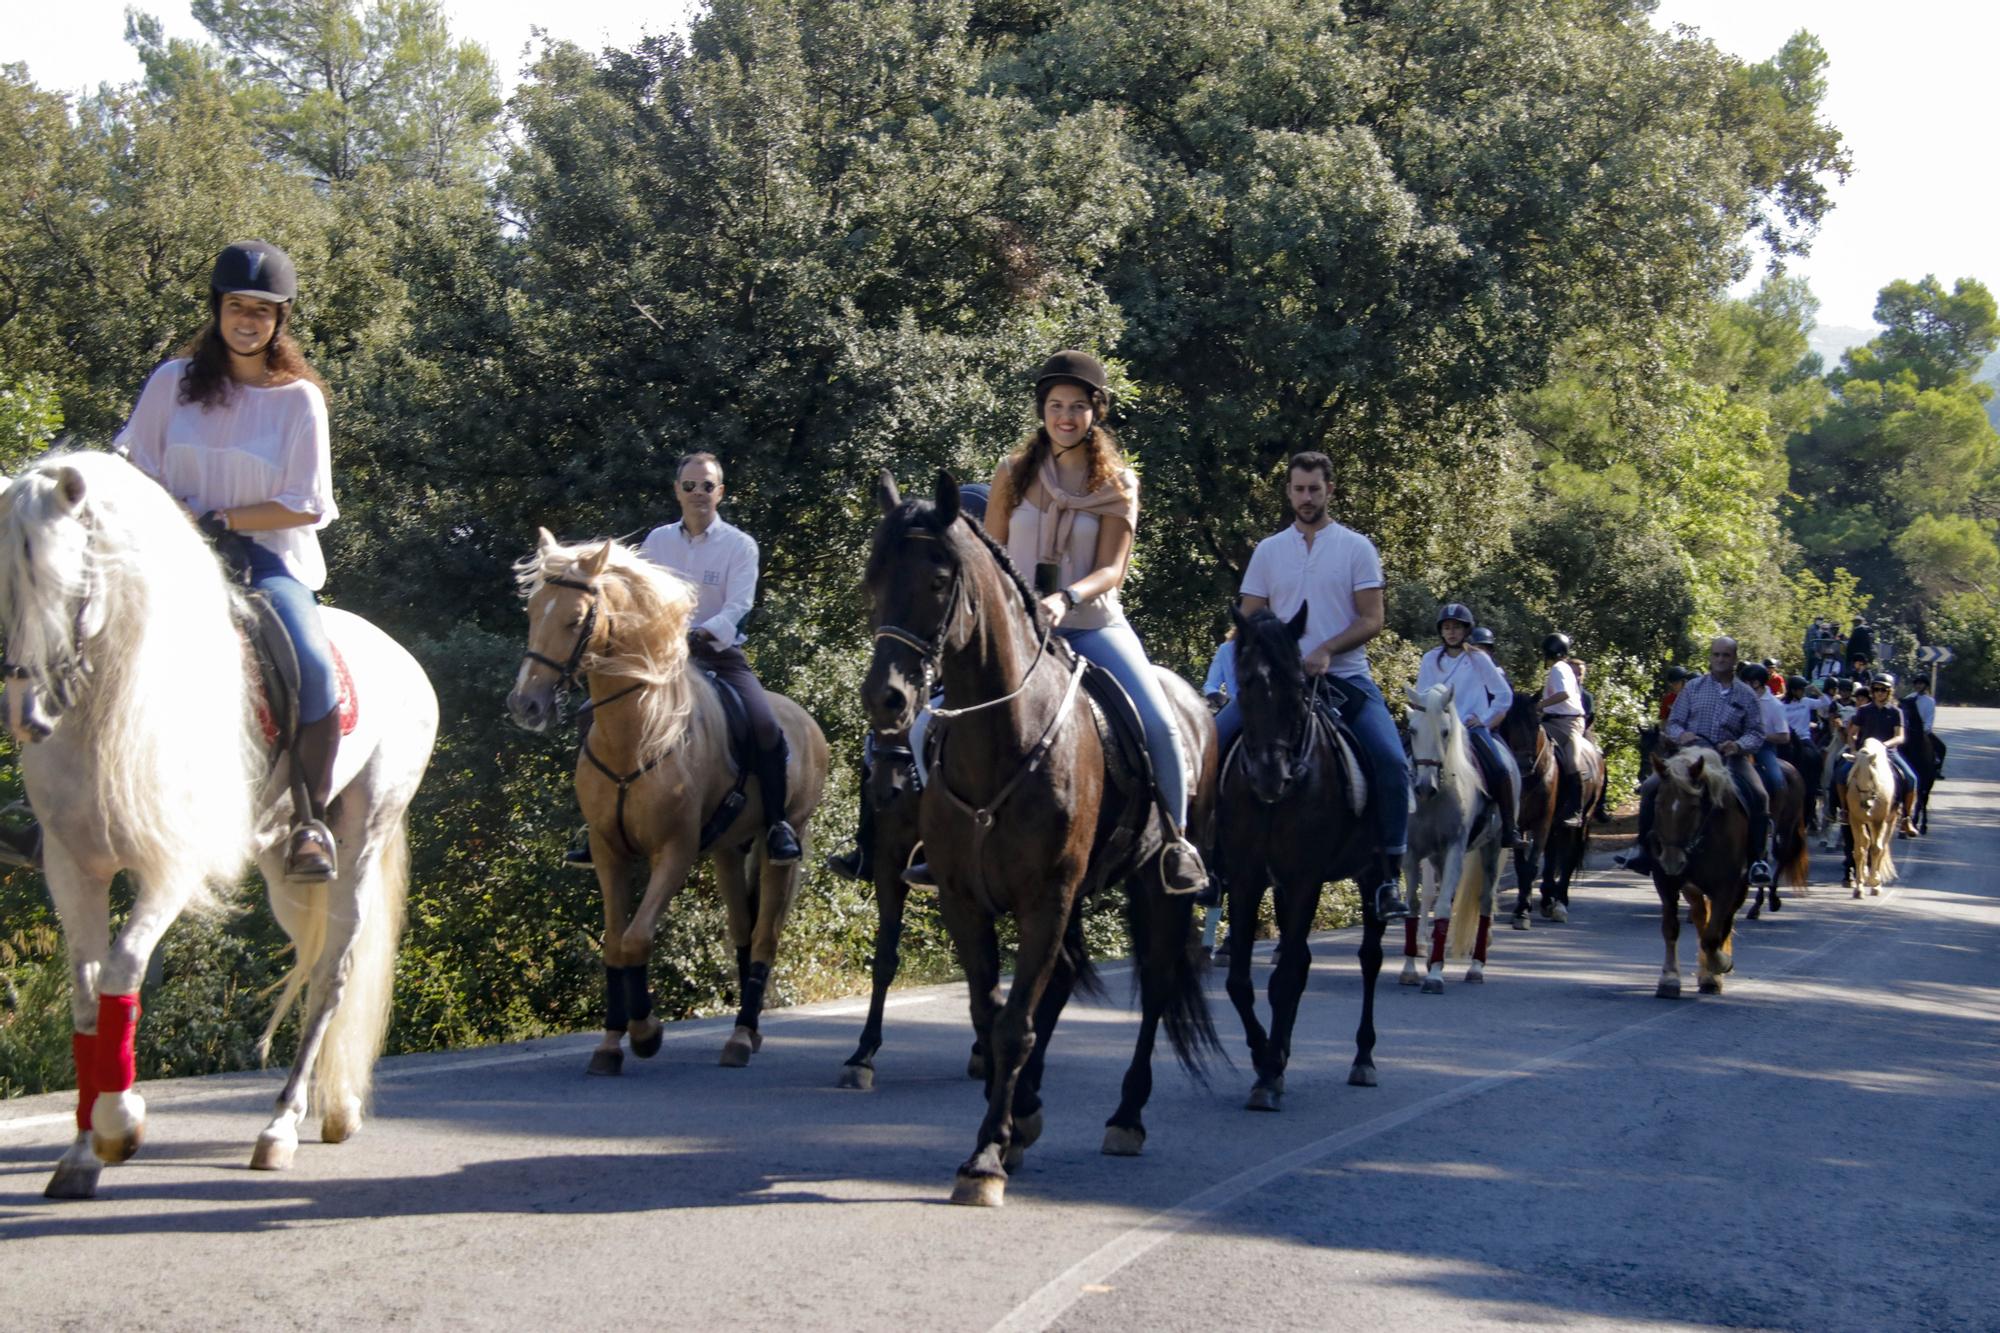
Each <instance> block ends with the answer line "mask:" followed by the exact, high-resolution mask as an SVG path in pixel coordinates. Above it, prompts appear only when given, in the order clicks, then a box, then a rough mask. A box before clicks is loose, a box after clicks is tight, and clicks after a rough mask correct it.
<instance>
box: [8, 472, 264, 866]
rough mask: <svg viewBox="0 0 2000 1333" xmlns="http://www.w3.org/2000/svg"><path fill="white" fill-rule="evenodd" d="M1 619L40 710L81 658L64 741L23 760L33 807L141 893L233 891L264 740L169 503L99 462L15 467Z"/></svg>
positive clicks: (137, 475) (217, 591)
mask: <svg viewBox="0 0 2000 1333" xmlns="http://www.w3.org/2000/svg"><path fill="white" fill-rule="evenodd" d="M79 604H81V606H82V608H83V614H82V615H81V617H79V614H78V607H79ZM0 622H4V626H5V630H6V633H7V640H8V642H7V654H8V660H9V661H10V662H12V663H14V664H15V665H17V666H20V667H22V668H24V669H26V670H27V671H28V672H29V675H30V678H31V681H32V683H33V684H34V686H35V687H36V689H37V690H38V691H40V692H41V694H42V695H43V697H44V698H46V699H51V700H53V699H55V698H56V697H57V695H56V690H57V689H58V688H59V686H60V683H61V678H62V677H63V675H64V674H65V672H66V668H67V667H69V666H70V665H71V664H72V663H73V662H75V661H76V659H77V658H78V655H79V653H80V660H81V665H82V674H81V676H80V677H78V678H77V685H76V694H75V698H74V699H73V700H72V701H71V702H70V703H69V704H68V707H67V708H66V710H65V711H64V714H63V718H62V723H61V726H60V727H58V729H57V731H56V733H55V735H54V736H53V737H52V738H51V739H50V740H48V741H44V742H42V743H41V744H39V745H37V746H33V747H30V749H29V751H28V753H27V755H26V756H24V764H28V765H30V766H32V767H34V768H37V769H40V770H41V773H42V774H46V776H47V777H48V779H49V781H48V782H47V783H46V784H44V799H45V800H46V799H48V796H47V792H48V790H49V789H51V788H53V789H54V790H55V791H56V792H57V793H58V794H59V797H60V799H61V800H62V801H63V802H64V804H65V805H66V806H69V805H70V804H71V803H74V806H73V809H75V810H89V811H92V812H94V813H95V814H96V815H97V816H99V817H100V818H101V819H102V821H103V829H104V834H105V842H106V844H107V845H108V846H109V847H110V848H111V849H112V850H113V851H115V852H116V853H117V855H118V857H119V860H120V862H121V864H123V865H124V866H125V867H126V868H127V869H129V870H132V871H133V872H135V873H136V874H138V875H139V876H140V877H141V878H142V879H143V878H147V877H157V876H161V875H181V876H189V877H193V878H198V879H199V881H200V882H201V884H202V885H203V886H204V887H205V888H206V889H207V890H214V889H225V890H226V889H227V888H229V887H233V886H234V885H235V883H236V882H237V880H238V878H239V877H240V876H241V874H242V871H243V868H244V865H245V863H246V862H247V861H248V859H249V857H250V855H251V853H252V851H253V850H254V848H253V842H254V838H255V833H256V801H257V793H258V788H259V786H260V785H261V779H262V777H263V773H264V751H263V744H262V736H261V734H260V733H259V731H258V728H257V724H256V718H255V714H254V712H253V709H252V705H251V699H250V694H249V688H248V685H247V682H246V674H245V670H244V661H243V647H242V643H241V640H240V639H239V638H238V637H237V633H236V629H235V626H234V623H233V621H232V618H231V615H230V601H229V589H228V584H227V583H226V582H225V580H224V579H223V577H222V572H221V568H220V567H219V566H218V565H217V563H216V561H215V557H214V555H213V554H212V553H211V552H210V551H209V549H208V546H207V545H206V543H204V542H203V541H202V539H201V536H200V534H199V533H197V532H196V531H195V528H194V525H193V524H192V523H191V522H189V520H188V518H187V515H186V514H185V513H184V512H182V510H181V509H180V507H179V506H178V505H176V504H175V503H174V501H173V499H172V497H170V496H169V495H168V494H167V493H166V491H164V490H163V489H161V488H160V486H158V485H157V484H155V483H154V482H153V481H152V480H151V479H150V478H148V477H146V476H145V475H144V474H143V473H141V472H139V471H138V470H137V469H136V468H134V467H132V466H131V464H129V463H127V462H126V461H125V460H124V459H122V458H118V457H116V456H115V455H112V454H106V453H95V452H81V451H80V452H74V453H56V454H50V455H48V456H46V457H44V458H42V459H41V460H39V461H38V462H36V463H35V464H33V465H32V466H30V467H29V468H28V470H27V471H26V472H24V473H22V474H21V476H19V477H18V478H16V479H14V480H13V482H12V483H11V484H9V485H7V487H6V490H5V492H4V493H0ZM79 626H80V627H81V631H82V632H81V633H80V634H79V633H78V629H79ZM79 640H80V642H79ZM38 776H39V775H38ZM43 813H44V815H45V816H47V815H49V814H51V813H53V812H49V811H44V812H43ZM194 902H195V903H196V904H200V905H207V906H213V905H214V899H213V897H212V895H211V894H210V893H207V892H200V891H198V892H197V893H196V895H195V898H194Z"/></svg>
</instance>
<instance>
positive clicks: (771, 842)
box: [764, 819, 800, 866]
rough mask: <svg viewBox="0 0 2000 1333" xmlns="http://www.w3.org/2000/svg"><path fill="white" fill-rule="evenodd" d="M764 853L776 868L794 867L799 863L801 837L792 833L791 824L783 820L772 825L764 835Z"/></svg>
mask: <svg viewBox="0 0 2000 1333" xmlns="http://www.w3.org/2000/svg"><path fill="white" fill-rule="evenodd" d="M764 853H765V855H766V856H767V857H768V858H769V859H770V862H771V864H772V865H774V866H788V865H793V864H795V863H796V862H797V861H798V859H799V856H800V849H799V835H798V834H797V833H794V832H793V831H792V826H791V824H790V823H788V822H787V821H785V820H782V819H781V820H779V821H778V822H777V823H775V824H773V825H771V827H770V829H769V830H768V831H767V832H766V833H765V834H764Z"/></svg>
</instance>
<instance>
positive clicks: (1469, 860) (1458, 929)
mask: <svg viewBox="0 0 2000 1333" xmlns="http://www.w3.org/2000/svg"><path fill="white" fill-rule="evenodd" d="M1485 902H1486V858H1485V857H1484V856H1468V857H1466V858H1465V870H1464V872H1463V873H1462V874H1460V875H1459V877H1458V890H1457V892H1455V893H1454V894H1452V898H1451V929H1450V931H1449V933H1447V934H1446V935H1445V940H1444V947H1445V952H1446V953H1448V954H1450V955H1451V956H1452V957H1453V958H1470V957H1471V956H1472V944H1473V940H1474V939H1476V938H1477V937H1478V934H1479V915H1480V913H1479V909H1480V908H1481V907H1482V906H1484V905H1485Z"/></svg>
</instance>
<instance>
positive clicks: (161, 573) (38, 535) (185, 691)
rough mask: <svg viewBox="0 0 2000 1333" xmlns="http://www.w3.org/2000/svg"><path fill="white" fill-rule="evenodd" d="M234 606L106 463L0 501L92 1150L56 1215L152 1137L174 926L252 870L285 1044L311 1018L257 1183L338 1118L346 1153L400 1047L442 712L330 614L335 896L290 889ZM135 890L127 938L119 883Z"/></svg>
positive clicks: (394, 656) (280, 795) (309, 887)
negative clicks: (421, 809) (153, 1032)
mask: <svg viewBox="0 0 2000 1333" xmlns="http://www.w3.org/2000/svg"><path fill="white" fill-rule="evenodd" d="M234 600H235V599H234V594H233V593H232V589H231V585H230V583H229V581H228V580H227V579H225V578H224V577H223V573H222V569H221V567H220V566H219V565H218V564H217V563H216V560H215V556H214V554H213V553H212V552H211V551H210V550H209V548H208V546H207V545H206V544H205V543H204V542H203V541H202V539H201V536H200V534H199V533H197V532H196V531H195V527H194V524H193V523H191V522H189V521H188V518H187V515H186V514H184V513H183V512H182V511H181V509H180V507H179V506H178V505H176V504H175V503H174V499H173V497H172V496H170V495H168V494H167V492H166V491H165V490H163V489H161V487H159V486H158V485H157V484H155V483H154V482H153V481H151V480H150V479H149V478H147V477H146V476H145V475H144V474H143V473H141V472H139V471H138V470H137V469H136V468H134V467H132V466H131V465H130V464H128V463H127V462H125V460H123V459H121V458H118V457H115V456H113V455H111V454H99V453H70V454H55V455H51V456H50V457H47V458H45V459H43V460H41V461H40V462H38V463H36V464H35V465H34V466H32V467H31V468H29V469H28V470H27V471H26V472H25V473H23V474H22V475H21V476H20V477H18V478H16V479H15V480H14V481H13V482H12V483H11V484H9V485H7V487H6V491H5V494H4V496H3V497H0V616H4V618H5V621H6V627H7V640H8V647H9V650H10V651H9V662H10V671H9V674H10V676H11V680H10V682H9V684H8V688H7V694H8V700H7V717H8V722H9V725H10V727H11V728H12V730H13V732H14V735H15V738H16V739H17V740H18V741H21V742H22V747H21V771H22V775H23V776H24V777H25V778H26V780H27V787H28V795H29V798H30V799H31V801H32V802H33V804H34V808H35V810H36V812H37V814H38V815H39V817H40V819H41V822H42V835H43V858H44V865H45V874H46V875H47V878H48V884H49V895H50V897H52V898H53V899H54V900H55V907H56V913H57V915H58V916H59V917H60V918H61V920H62V927H63V935H64V939H65V941H66V943H67V945H68V948H69V958H70V970H71V981H72V987H73V989H72V993H71V1009H72V1018H73V1020H74V1023H75V1036H74V1038H73V1044H72V1049H73V1054H74V1056H75V1059H76V1071H77V1110H76V1126H77V1136H76V1140H75V1142H74V1143H72V1144H71V1145H70V1148H69V1151H67V1152H66V1153H64V1154H63V1157H62V1160H61V1161H60V1162H59V1163H57V1165H56V1170H55V1175H54V1177H53V1178H52V1179H51V1180H50V1181H49V1185H48V1190H47V1194H48V1196H49V1197H50V1198H64V1199H75V1198H88V1197H90V1196H91V1195H93V1194H94V1193H95V1192H96V1189H97V1178H98V1171H99V1163H100V1162H122V1161H124V1160H126V1159H127V1158H129V1157H131V1156H132V1154H133V1153H134V1152H136V1151H137V1150H138V1148H139V1144H140V1141H141V1140H142V1138H143V1137H144V1134H145V1124H146V1104H145V1100H144V1099H143V1098H142V1097H140V1095H139V1094H138V1093H136V1092H134V1091H133V1090H132V1084H133V1082H134V1080H135V1077H136V1074H137V1067H136V1066H137V1061H136V1043H137V1028H138V1019H139V987H140V984H141V982H142V981H143V979H144V978H145V975H146V965H147V962H148V960H149V959H150V958H151V957H152V954H153V950H154V949H155V948H156V947H157V946H158V944H159V942H160V938H161V936H162V935H164V934H165V932H166V930H167V927H169V926H171V925H172V924H173V923H174V921H175V919H176V918H178V917H179V916H180V914H181V913H182V912H183V911H185V910H187V909H189V908H195V909H206V910H211V911H218V910H223V908H224V905H225V902H226V899H227V896H228V895H229V894H230V892H231V891H232V890H233V889H234V888H235V887H236V885H237V884H238V883H239V881H240V879H241V876H242V874H243V870H244V867H245V865H246V864H247V863H248V862H249V861H250V860H251V859H252V858H253V857H254V858H255V859H256V862H257V865H258V868H259V869H260V870H261V871H262V872H263V876H264V882H265V884H266V885H267V886H268V888H269V891H270V898H271V906H272V909H273V910H274V911H275V913H276V914H277V918H278V923H279V924H280V925H281V926H283V927H284V930H285V933H286V934H287V935H289V936H290V937H291V940H292V943H293V946H294V949H295V950H296V962H295V964H294V966H293V967H292V970H291V972H290V974H289V975H288V976H287V978H286V984H285V987H284V993H283V997H282V999H281V1001H280V1003H279V1005H278V1009H277V1012H276V1013H275V1014H273V1015H272V1018H271V1024H270V1027H268V1028H266V1029H265V1033H264V1049H265V1050H266V1051H267V1052H268V1050H269V1048H270V1041H271V1035H272V1032H273V1031H275V1029H276V1028H277V1025H278V1021H279V1019H281V1018H282V1017H283V1015H284V1014H285V1012H286V1011H287V1010H288V1009H289V1008H290V1007H291V1004H292V1003H293V1002H294V1001H295V1000H297V999H298V998H299V996H300V994H301V992H303V993H304V997H305V1013H304V1018H303V1020H302V1022H301V1023H300V1027H299V1044H298V1052H297V1054H296V1055H295V1056H294V1057H293V1060H292V1070H291V1076H290V1077H289V1078H288V1079H286V1081H285V1086H284V1089H283V1091H281V1092H280V1093H279V1094H278V1100H277V1106H276V1109H275V1113H274V1114H273V1116H272V1119H271V1121H270V1123H269V1124H267V1125H266V1126H265V1127H264V1130H263V1132H262V1133H261V1134H260V1135H258V1138H257V1146H256V1149H255V1151H254V1152H253V1154H252V1156H251V1159H250V1164H251V1166H253V1167H259V1168H266V1169H276V1168H281V1167H285V1166H288V1165H290V1164H291V1162H292V1159H293V1155H294V1153H295V1152H296V1151H297V1149H298V1142H299V1137H298V1128H299V1124H300V1122H301V1121H303V1120H304V1119H305V1118H306V1116H307V1114H308V1112H309V1111H316V1112H317V1113H318V1114H319V1116H320V1138H321V1139H322V1140H323V1141H324V1142H327V1143H339V1142H341V1141H342V1140H343V1139H346V1138H347V1137H349V1136H350V1135H352V1134H353V1133H355V1132H356V1131H357V1130H358V1129H359V1128H360V1126H361V1117H362V1113H363V1111H364V1110H365V1109H366V1106H367V1102H368V1094H369V1086H370V1083H371V1081H372V1076H373V1071H374V1064H375V1057H376V1055H377V1054H378V1053H379V1052H380V1050H381V1047H382V1037H383V1033H384V1032H385V1030H386V1029H387V1027H388V1021H389V1009H390V997H391V991H392V988H393V985H394V981H395V961H396V942H397V939H398V937H399V936H400V934H401V932H402V922H403V901H404V893H405V890H406V887H407V876H406V872H407V865H408V854H407V850H406V843H405V841H404V822H403V821H404V813H405V811H406V810H407V809H408V807H409V804H410V800H411V798H412V797H414V796H415V795H416V791H417V784H418V782H419V781H420V780H421V779H422V777H423V772H424V766H425V765H426V764H428V763H429V762H430V755H431V744H432V741H433V740H434V739H435V737H436V734H437V697H436V696H435V695H434V694H433V693H432V692H431V687H430V682H429V681H428V680H426V679H425V678H424V673H423V670H422V669H421V668H420V667H418V665H417V663H416V661H415V660H414V659H412V658H411V657H410V655H409V654H408V653H406V652H404V651H403V650H402V649H401V648H400V647H398V646H397V645H396V644H395V643H394V642H393V641H392V640H391V639H389V637H388V636H387V635H385V634H383V633H382V632H381V631H380V630H377V629H376V628H374V627H373V626H372V625H370V624H369V623H368V622H367V621H365V620H362V619H361V618H360V617H358V616H353V615H349V614H347V613H345V612H341V611H333V610H328V611H326V612H325V613H324V615H325V618H326V629H327V633H328V634H329V636H330V637H331V638H332V640H333V642H334V645H335V647H336V648H337V650H338V651H339V653H340V656H341V658H342V659H343V660H344V662H345V663H346V666H347V669H348V674H349V675H350V676H351V677H352V679H353V681H354V687H355V697H356V698H357V699H358V700H359V701H360V702H359V705H358V709H357V715H356V716H357V723H358V725H357V727H356V730H355V731H354V732H353V733H351V734H350V735H349V736H348V737H347V738H346V740H345V741H343V743H342V744H341V747H340V751H339V762H338V764H337V766H336V768H335V770H334V783H333V790H334V792H335V793H336V796H335V798H334V800H333V802H332V804H331V807H330V814H329V819H328V822H329V823H330V824H331V826H332V829H333V833H334V837H335V839H336V840H337V842H338V844H339V857H338V864H337V865H336V867H335V874H334V877H333V879H331V880H330V881H326V882H323V883H288V882H287V881H286V879H285V873H284V871H285V844H286V832H287V828H288V826H289V824H290V820H291V813H292V790H291V781H290V775H289V773H288V771H287V769H288V767H289V766H288V765H287V764H286V763H285V762H284V760H283V759H279V760H277V761H276V762H275V763H274V761H273V758H272V755H271V754H270V751H269V750H268V749H267V747H266V745H265V742H264V736H263V731H262V729H261V726H260V723H259V720H258V705H259V702H260V700H259V698H258V695H257V689H256V687H254V686H253V684H252V680H251V677H252V673H253V672H254V668H249V667H246V663H247V662H248V653H247V651H246V649H245V647H244V642H243V638H242V636H241V635H240V634H239V632H238V629H237V625H238V620H237V616H236V607H235V605H234ZM120 870H125V871H127V872H129V873H130V876H131V878H132V880H133V883H134V886H135V897H134V900H133V904H132V911H131V913H130V915H129V916H127V917H126V919H125V925H124V928H123V929H122V930H120V931H119V932H118V935H117V938H116V939H112V938H111V901H110V896H111V879H112V876H113V875H115V874H117V873H118V872H119V871H120Z"/></svg>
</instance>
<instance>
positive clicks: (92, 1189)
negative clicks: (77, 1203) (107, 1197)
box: [42, 1160, 104, 1199]
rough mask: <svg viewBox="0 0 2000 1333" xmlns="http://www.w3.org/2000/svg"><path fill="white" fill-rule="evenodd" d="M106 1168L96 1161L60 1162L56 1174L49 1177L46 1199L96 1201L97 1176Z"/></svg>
mask: <svg viewBox="0 0 2000 1333" xmlns="http://www.w3.org/2000/svg"><path fill="white" fill-rule="evenodd" d="M103 1169H104V1168H103V1166H101V1165H100V1164H99V1163H98V1162H96V1161H94V1160H93V1161H90V1162H67V1161H65V1162H58V1163H56V1173H55V1174H54V1175H52V1176H50V1177H49V1183H48V1188H46V1189H44V1190H43V1191H42V1197H43V1198H44V1199H94V1198H96V1197H97V1176H98V1173H99V1172H100V1171H102V1170H103Z"/></svg>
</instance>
